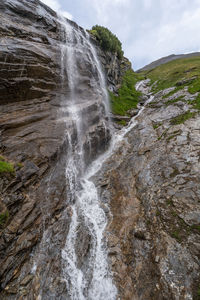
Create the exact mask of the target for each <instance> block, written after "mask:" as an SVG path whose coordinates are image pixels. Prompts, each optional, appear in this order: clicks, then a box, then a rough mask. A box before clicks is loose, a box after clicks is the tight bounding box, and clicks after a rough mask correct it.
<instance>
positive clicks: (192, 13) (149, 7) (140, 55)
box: [42, 0, 200, 70]
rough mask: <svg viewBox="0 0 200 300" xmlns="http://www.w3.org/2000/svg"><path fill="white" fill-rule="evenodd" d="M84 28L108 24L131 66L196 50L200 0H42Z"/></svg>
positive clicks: (199, 44) (199, 48) (199, 40)
mask: <svg viewBox="0 0 200 300" xmlns="http://www.w3.org/2000/svg"><path fill="white" fill-rule="evenodd" d="M42 1H43V2H44V3H45V4H47V5H49V6H50V7H51V8H53V9H54V10H57V11H59V10H60V11H61V12H63V13H64V15H65V16H66V17H68V18H70V19H73V20H74V21H75V22H77V23H78V24H79V25H80V26H82V27H84V28H85V29H88V28H89V29H90V28H91V27H92V26H93V25H96V24H98V25H102V26H105V27H107V28H109V29H110V30H111V31H112V32H113V33H115V34H116V35H117V37H118V38H119V39H120V41H121V42H122V46H123V50H124V52H125V56H126V57H128V58H129V60H131V62H132V65H133V68H134V70H137V69H138V68H140V67H142V66H144V65H146V64H147V63H150V62H152V61H153V60H156V59H158V58H160V57H163V56H166V55H170V54H180V53H188V52H195V51H200V0H42Z"/></svg>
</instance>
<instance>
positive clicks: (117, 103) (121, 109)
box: [109, 70, 143, 116]
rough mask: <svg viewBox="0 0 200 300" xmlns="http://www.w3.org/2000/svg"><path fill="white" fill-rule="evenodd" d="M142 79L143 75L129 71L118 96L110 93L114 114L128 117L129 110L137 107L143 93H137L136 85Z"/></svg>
mask: <svg viewBox="0 0 200 300" xmlns="http://www.w3.org/2000/svg"><path fill="white" fill-rule="evenodd" d="M142 79H143V76H142V75H141V74H137V73H135V72H133V70H128V71H127V72H126V74H125V75H124V77H123V80H122V85H121V88H120V89H119V90H118V96H116V95H114V94H113V93H112V92H109V94H110V99H111V108H112V112H113V114H116V115H121V116H125V115H128V110H130V109H132V108H136V107H137V103H138V100H139V96H140V95H141V93H140V92H137V91H136V89H135V84H136V82H137V81H139V80H142Z"/></svg>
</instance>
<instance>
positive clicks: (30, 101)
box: [0, 0, 110, 299]
mask: <svg viewBox="0 0 200 300" xmlns="http://www.w3.org/2000/svg"><path fill="white" fill-rule="evenodd" d="M0 20H1V22H0V41H1V43H0V50H1V51H0V65H1V68H0V78H1V80H0V113H1V120H0V154H1V155H2V156H3V157H4V158H5V159H6V160H8V161H10V162H12V163H13V164H14V165H15V173H12V174H10V175H8V176H7V175H6V176H5V175H2V174H1V175H0V176H1V177H0V187H1V190H0V215H1V214H5V216H6V217H5V220H4V222H2V223H0V227H1V228H0V263H1V266H2V268H1V270H0V286H1V288H0V298H1V299H37V297H42V299H50V298H51V297H53V299H66V297H67V296H66V295H67V291H66V284H65V282H63V279H62V266H61V264H62V262H61V261H62V260H61V251H62V248H63V247H64V245H65V241H66V236H67V233H68V227H69V224H70V220H71V211H70V209H69V205H70V195H69V193H68V194H67V191H68V185H67V182H66V173H65V171H66V170H65V168H66V163H67V160H68V158H69V155H70V154H69V153H68V152H69V138H67V136H70V140H71V142H72V143H74V144H76V140H77V128H76V126H75V124H74V122H73V120H72V119H71V117H70V114H69V112H68V111H67V108H68V106H69V104H68V103H69V101H70V100H71V98H70V97H71V96H70V93H71V87H70V84H69V81H70V79H69V77H70V71H71V69H70V68H69V65H68V64H67V59H68V55H69V53H68V51H67V49H66V45H68V46H70V47H72V49H75V50H74V57H75V58H74V59H75V60H76V65H77V73H78V74H79V76H78V78H76V79H77V81H76V87H75V90H74V93H76V95H78V99H76V100H77V107H76V108H77V111H78V112H79V115H84V122H83V124H82V131H83V132H84V134H83V135H82V138H83V147H84V150H85V151H84V155H85V159H84V160H85V161H86V163H89V161H90V160H91V159H94V157H96V156H97V154H99V153H101V152H102V151H104V150H105V148H106V147H107V144H108V140H109V139H110V134H109V130H108V128H107V121H108V120H107V117H106V116H105V107H104V106H103V105H102V98H103V97H104V95H103V94H102V90H101V87H100V83H99V82H100V76H99V73H98V70H97V66H95V63H94V59H93V60H92V58H94V54H92V50H91V49H90V51H89V50H88V49H87V50H86V51H88V52H86V51H85V52H84V51H83V50H84V42H85V40H84V39H86V33H85V32H84V30H83V29H82V28H80V27H79V26H78V25H77V24H75V23H73V22H70V21H69V22H68V29H70V28H71V31H70V30H69V32H72V35H71V36H69V35H68V31H66V28H65V27H64V26H63V20H62V19H60V17H58V16H57V15H56V13H55V12H53V11H52V10H51V9H50V8H48V7H47V6H45V5H44V4H42V3H41V2H40V1H38V0H30V1H25V0H16V1H11V0H3V1H1V3H0ZM71 37H72V38H71ZM70 43H71V44H70ZM81 47H82V48H83V49H82V48H81ZM63 49H64V50H63ZM63 51H65V52H63ZM63 53H64V54H63ZM63 55H64V56H65V57H64V59H65V60H63ZM63 295H64V296H63ZM62 297H64V298H62ZM38 299H39V298H38Z"/></svg>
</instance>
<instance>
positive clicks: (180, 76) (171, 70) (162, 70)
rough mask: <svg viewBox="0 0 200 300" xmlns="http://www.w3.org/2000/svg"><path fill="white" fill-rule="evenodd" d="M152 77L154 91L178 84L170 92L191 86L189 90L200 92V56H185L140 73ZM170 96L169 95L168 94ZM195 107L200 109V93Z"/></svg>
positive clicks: (193, 92) (192, 92)
mask: <svg viewBox="0 0 200 300" xmlns="http://www.w3.org/2000/svg"><path fill="white" fill-rule="evenodd" d="M139 74H141V75H143V76H146V77H148V78H150V79H151V82H152V84H153V83H154V82H155V83H156V84H155V85H154V87H153V91H154V92H158V91H160V90H163V89H166V88H169V87H173V86H176V90H174V91H173V92H171V93H170V94H173V93H175V92H176V91H177V90H180V89H183V88H184V87H185V86H189V89H188V91H189V92H190V93H191V94H195V93H197V92H200V57H192V58H184V59H177V60H175V61H171V62H169V63H166V64H164V65H161V66H159V67H156V68H155V69H153V70H151V71H144V72H141V73H139ZM192 77H196V78H195V79H194V80H193V81H192V82H186V83H184V84H182V85H179V82H180V81H182V80H190V79H191V78H192ZM167 96H169V95H167ZM194 107H195V108H198V109H200V96H199V95H198V96H197V98H196V101H195V102H194Z"/></svg>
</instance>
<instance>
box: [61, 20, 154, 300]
mask: <svg viewBox="0 0 200 300" xmlns="http://www.w3.org/2000/svg"><path fill="white" fill-rule="evenodd" d="M61 24H62V27H63V29H64V31H63V33H64V34H63V38H64V40H65V43H63V44H62V46H61V69H62V70H61V75H62V78H63V90H64V92H63V101H62V102H63V107H62V113H63V118H64V119H65V120H66V128H67V130H68V131H66V140H67V141H68V150H67V157H66V182H67V186H68V191H67V201H68V203H70V212H71V224H70V228H69V232H68V234H67V237H66V242H65V247H64V248H63V249H62V271H63V278H64V281H65V283H66V287H67V292H68V295H69V298H70V299H72V300H86V299H87V300H94V299H97V300H105V299H106V300H116V299H117V289H116V287H115V285H114V284H113V281H112V273H111V271H110V269H109V266H108V255H107V249H106V243H105V238H104V231H105V229H106V226H107V218H106V214H105V211H104V210H103V209H102V208H101V202H102V201H101V199H100V196H99V194H98V190H97V187H96V186H95V184H94V182H93V181H92V177H93V176H94V175H95V174H96V173H97V172H98V171H99V170H100V169H101V167H102V165H103V163H105V162H106V160H107V159H108V158H109V157H110V156H111V155H112V153H113V152H114V151H115V150H116V149H117V148H118V147H119V145H120V143H121V141H123V139H124V137H125V135H126V134H127V133H128V132H129V131H130V130H131V129H132V128H133V127H134V126H135V125H136V124H137V116H136V117H134V118H132V120H131V121H130V123H129V125H128V126H127V127H126V128H124V129H122V130H121V131H120V132H117V133H115V134H113V137H112V139H111V142H110V146H109V147H108V149H107V150H106V151H104V153H103V154H101V155H99V156H98V157H97V158H96V159H93V160H92V159H90V163H89V164H88V161H87V160H86V157H87V155H88V153H86V152H87V151H86V148H85V143H86V141H87V144H88V145H89V151H88V152H89V154H90V152H91V151H92V148H91V143H92V140H90V134H89V132H90V126H89V119H87V115H88V114H89V117H92V115H90V112H89V109H90V105H91V103H92V105H94V104H95V112H96V113H97V115H98V118H99V123H100V124H101V126H103V128H104V135H105V136H106V135H107V133H108V132H109V104H108V103H109V102H108V95H107V92H106V85H105V81H104V76H103V73H102V71H101V67H100V63H99V61H98V58H97V54H96V51H95V48H94V46H93V45H92V44H91V43H90V40H89V36H88V34H87V33H86V32H84V31H83V30H82V29H80V28H79V27H74V26H72V25H71V24H70V23H68V22H67V21H65V20H62V22H61ZM85 70H89V75H90V80H89V82H88V85H89V87H90V88H89V91H90V90H93V91H94V92H93V94H92V95H91V98H90V94H88V93H89V91H87V97H85V95H84V93H82V91H81V92H80V89H79V86H81V82H82V81H83V80H85V77H86V75H87V74H85ZM66 80H67V83H68V84H67V85H66ZM140 85H141V84H139V85H137V88H138V89H139V88H140ZM88 96H89V97H88ZM152 99H153V97H150V99H149V101H151V100H152ZM149 101H148V102H149ZM143 109H144V108H142V109H141V110H140V113H141V112H142V110H143ZM85 119H87V120H88V122H85ZM69 120H70V122H71V123H70V124H69ZM69 127H71V129H72V131H71V133H69ZM105 136H104V138H105ZM97 137H98V135H97ZM97 146H98V145H97Z"/></svg>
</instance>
